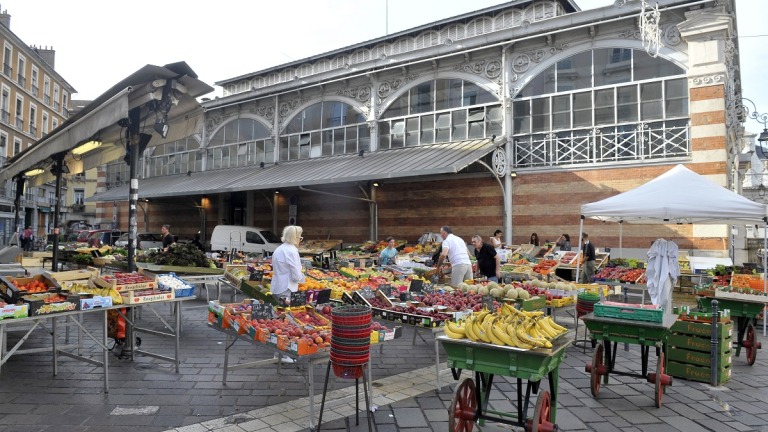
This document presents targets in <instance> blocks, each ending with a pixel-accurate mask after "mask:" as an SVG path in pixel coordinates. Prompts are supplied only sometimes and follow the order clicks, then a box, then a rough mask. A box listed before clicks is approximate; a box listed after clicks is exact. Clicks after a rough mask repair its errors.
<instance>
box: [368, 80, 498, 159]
mask: <svg viewBox="0 0 768 432" xmlns="http://www.w3.org/2000/svg"><path fill="white" fill-rule="evenodd" d="M381 118H382V119H383V120H384V121H380V122H379V149H380V150H386V149H389V148H398V147H404V146H412V145H419V144H434V143H440V142H448V141H460V140H465V139H474V138H484V137H490V136H492V135H501V132H502V112H501V105H500V104H499V100H498V98H497V97H496V96H494V95H493V94H492V93H490V92H489V91H487V90H485V89H483V88H481V87H480V86H478V85H477V84H475V83H473V82H471V81H465V80H461V79H438V80H434V81H428V82H424V83H421V84H418V85H416V86H414V87H413V88H411V89H410V90H408V91H407V92H405V93H403V94H402V95H401V96H400V97H398V98H397V99H396V100H395V101H394V102H392V104H391V105H390V106H389V108H388V109H387V111H385V112H384V114H382V116H381Z"/></svg>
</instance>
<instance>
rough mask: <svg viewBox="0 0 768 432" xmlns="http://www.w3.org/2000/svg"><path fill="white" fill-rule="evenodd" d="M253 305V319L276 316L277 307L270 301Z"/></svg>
mask: <svg viewBox="0 0 768 432" xmlns="http://www.w3.org/2000/svg"><path fill="white" fill-rule="evenodd" d="M251 307H252V309H251V319H272V318H274V317H275V308H273V307H272V305H271V304H269V303H254V304H253V305H252V306H251Z"/></svg>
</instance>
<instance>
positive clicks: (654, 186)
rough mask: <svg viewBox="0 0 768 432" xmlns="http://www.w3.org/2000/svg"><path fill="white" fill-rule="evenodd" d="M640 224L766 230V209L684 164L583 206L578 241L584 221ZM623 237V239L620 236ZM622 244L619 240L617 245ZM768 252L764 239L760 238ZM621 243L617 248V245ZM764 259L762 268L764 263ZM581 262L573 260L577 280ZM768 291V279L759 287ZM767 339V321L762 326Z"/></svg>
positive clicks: (767, 237) (764, 259) (767, 217)
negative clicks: (749, 226) (751, 226)
mask: <svg viewBox="0 0 768 432" xmlns="http://www.w3.org/2000/svg"><path fill="white" fill-rule="evenodd" d="M585 218H592V219H598V220H601V221H606V222H619V224H622V223H624V222H627V223H642V224H710V225H716V224H717V225H719V224H758V223H761V224H763V226H764V227H765V228H766V229H765V230H764V231H763V232H766V231H768V208H766V206H765V205H763V204H759V203H756V202H754V201H750V200H749V199H747V198H744V197H743V196H741V195H739V194H737V193H735V192H732V191H730V190H728V189H726V188H724V187H722V186H720V185H718V184H717V183H715V182H713V181H711V180H709V179H707V178H706V177H704V176H701V175H699V174H696V173H695V172H693V171H691V170H689V169H688V168H686V167H685V166H683V165H677V166H676V167H674V168H672V169H671V170H669V171H667V172H666V173H664V174H662V175H661V176H659V177H657V178H655V179H653V180H651V181H649V182H648V183H646V184H644V185H642V186H639V187H636V188H635V189H632V190H629V191H627V192H624V193H621V194H618V195H616V196H613V197H610V198H606V199H604V200H602V201H597V202H594V203H590V204H584V205H582V206H581V220H580V223H579V237H578V238H579V239H581V233H582V232H583V229H584V219H585ZM620 235H621V234H620ZM619 241H620V242H621V240H619ZM763 242H764V248H765V250H768V234H766V236H765V238H764V239H763ZM620 244H621V243H620ZM767 259H768V257H763V269H765V268H766V264H768V263H766V260H767ZM580 270H581V260H580V258H579V259H578V260H577V268H576V280H577V281H578V279H579V271H580ZM763 290H764V291H768V280H767V281H766V282H764V284H763ZM763 324H764V325H763V334H765V321H764V323H763Z"/></svg>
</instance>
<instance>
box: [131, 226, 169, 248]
mask: <svg viewBox="0 0 768 432" xmlns="http://www.w3.org/2000/svg"><path fill="white" fill-rule="evenodd" d="M160 232H161V233H163V251H165V252H168V248H169V247H171V246H172V245H174V244H176V240H174V239H173V234H171V226H170V225H168V224H165V225H163V227H162V228H160ZM137 245H138V243H137Z"/></svg>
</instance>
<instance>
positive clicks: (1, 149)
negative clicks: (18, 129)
mask: <svg viewBox="0 0 768 432" xmlns="http://www.w3.org/2000/svg"><path fill="white" fill-rule="evenodd" d="M0 154H2V155H3V157H8V134H6V133H5V132H3V131H0Z"/></svg>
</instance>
